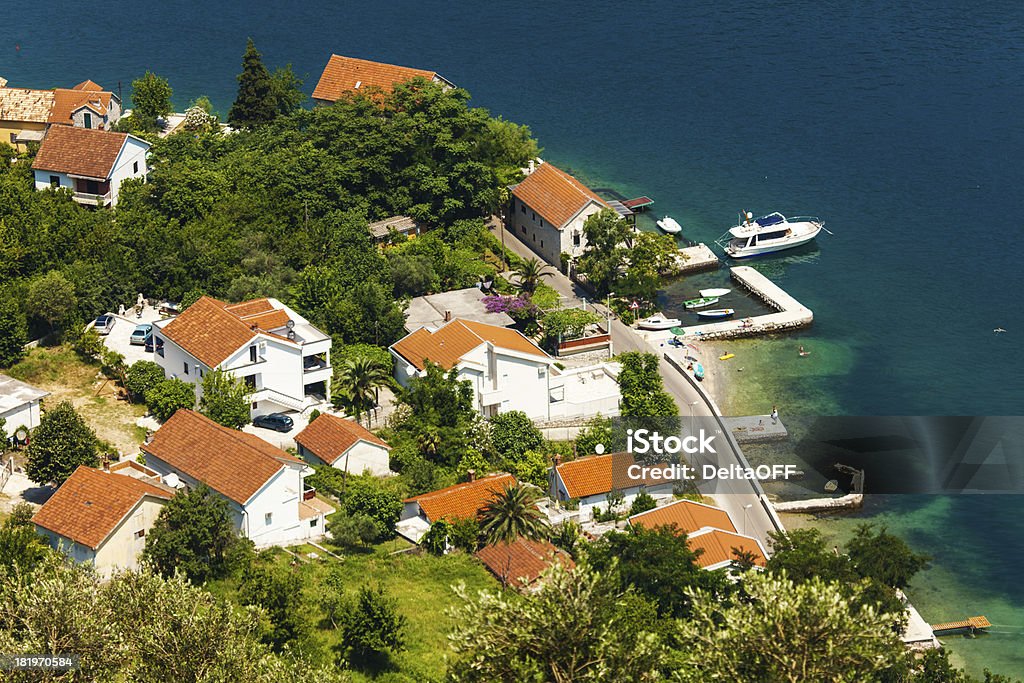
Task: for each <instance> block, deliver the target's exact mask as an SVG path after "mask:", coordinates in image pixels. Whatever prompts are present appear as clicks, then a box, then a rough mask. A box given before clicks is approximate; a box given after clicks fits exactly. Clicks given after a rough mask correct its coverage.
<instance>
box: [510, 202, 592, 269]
mask: <svg viewBox="0 0 1024 683" xmlns="http://www.w3.org/2000/svg"><path fill="white" fill-rule="evenodd" d="M603 208H605V207H603V206H601V205H600V204H598V203H597V202H594V201H591V202H590V203H589V204H587V206H586V207H584V208H583V210H582V211H580V212H579V213H578V214H577V215H576V216H574V217H573V218H572V219H571V220H569V221H568V222H567V223H566V224H565V225H564V226H562V227H561V229H559V228H558V227H557V226H554V225H552V224H551V223H549V222H548V221H546V220H544V218H542V217H541V215H540V214H538V213H537V212H536V211H535V210H534V209H533V208H532V207H531V206H529V205H528V204H524V203H523V202H522V201H521V200H520V199H519V198H518V197H515V196H513V197H512V202H511V204H510V207H509V210H510V215H509V223H510V225H509V226H508V227H509V229H511V230H512V232H513V233H514V234H515V236H516V237H518V238H519V240H520V241H522V242H523V243H524V244H526V245H527V246H528V247H530V248H531V249H532V250H533V251H535V252H537V254H538V255H539V256H540V257H541V258H542V259H543V260H544V261H546V262H547V263H549V264H551V265H553V266H555V267H556V268H560V267H561V263H562V254H563V253H566V254H569V255H571V256H572V257H573V258H578V257H579V256H581V255H582V254H583V250H584V248H585V247H586V246H587V238H586V235H584V234H583V224H584V223H585V222H586V220H587V218H588V217H589V216H591V215H593V214H595V213H597V212H598V211H600V210H601V209H603ZM574 235H578V236H579V244H576V241H575V238H574Z"/></svg>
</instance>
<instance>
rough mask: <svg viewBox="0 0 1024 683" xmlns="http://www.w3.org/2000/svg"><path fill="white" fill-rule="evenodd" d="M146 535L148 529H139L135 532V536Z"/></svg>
mask: <svg viewBox="0 0 1024 683" xmlns="http://www.w3.org/2000/svg"><path fill="white" fill-rule="evenodd" d="M145 535H146V530H145V529H139V530H138V531H136V532H135V538H142V537H144V536H145Z"/></svg>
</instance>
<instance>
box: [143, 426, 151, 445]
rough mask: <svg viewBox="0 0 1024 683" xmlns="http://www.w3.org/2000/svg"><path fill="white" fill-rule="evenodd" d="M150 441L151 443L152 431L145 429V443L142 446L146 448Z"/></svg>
mask: <svg viewBox="0 0 1024 683" xmlns="http://www.w3.org/2000/svg"><path fill="white" fill-rule="evenodd" d="M152 441H153V430H152V429H147V430H146V441H145V442H144V445H147V446H148V445H149V444H150V443H151V442H152Z"/></svg>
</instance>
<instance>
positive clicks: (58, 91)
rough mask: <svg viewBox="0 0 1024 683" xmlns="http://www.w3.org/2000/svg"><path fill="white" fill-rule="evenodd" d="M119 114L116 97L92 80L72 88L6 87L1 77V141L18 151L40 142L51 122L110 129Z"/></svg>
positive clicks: (119, 109) (119, 102)
mask: <svg viewBox="0 0 1024 683" xmlns="http://www.w3.org/2000/svg"><path fill="white" fill-rule="evenodd" d="M120 118H121V101H120V100H119V99H118V97H117V96H116V95H115V94H113V93H111V92H108V91H106V90H103V88H102V86H100V85H97V84H96V83H94V82H92V81H83V82H81V83H79V84H78V85H76V86H74V87H72V88H55V89H53V90H37V89H32V88H8V87H7V81H5V80H4V79H2V78H0V142H6V143H8V144H9V145H11V146H12V147H14V148H15V149H16V150H17V151H19V152H24V151H26V150H27V149H28V143H30V142H41V141H42V139H43V135H44V134H45V133H46V129H47V128H48V127H49V126H50V125H51V124H58V125H66V126H77V127H79V128H96V129H99V130H109V128H110V127H111V126H113V125H114V124H115V123H117V121H118V119H120Z"/></svg>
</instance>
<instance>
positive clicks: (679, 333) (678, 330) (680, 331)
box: [669, 327, 686, 337]
mask: <svg viewBox="0 0 1024 683" xmlns="http://www.w3.org/2000/svg"><path fill="white" fill-rule="evenodd" d="M669 332H671V333H672V334H674V335H676V336H679V337H681V336H683V335H685V334H686V330H684V329H683V328H681V327H673V328H672V329H671V330H669Z"/></svg>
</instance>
